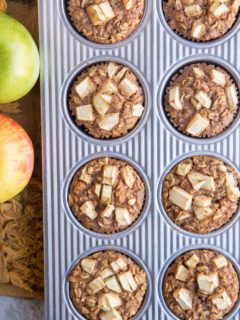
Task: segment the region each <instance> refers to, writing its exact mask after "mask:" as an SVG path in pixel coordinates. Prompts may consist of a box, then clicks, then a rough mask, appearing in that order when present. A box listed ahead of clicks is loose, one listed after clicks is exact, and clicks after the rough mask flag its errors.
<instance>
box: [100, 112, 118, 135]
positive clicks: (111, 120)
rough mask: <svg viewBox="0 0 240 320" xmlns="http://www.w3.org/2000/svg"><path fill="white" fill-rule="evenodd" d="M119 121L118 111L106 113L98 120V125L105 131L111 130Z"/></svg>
mask: <svg viewBox="0 0 240 320" xmlns="http://www.w3.org/2000/svg"><path fill="white" fill-rule="evenodd" d="M118 122H119V112H115V113H108V114H106V115H105V116H103V117H102V119H101V120H100V121H98V126H99V127H100V128H101V129H103V130H106V131H111V130H112V129H113V128H114V127H115V126H116V125H117V124H118Z"/></svg>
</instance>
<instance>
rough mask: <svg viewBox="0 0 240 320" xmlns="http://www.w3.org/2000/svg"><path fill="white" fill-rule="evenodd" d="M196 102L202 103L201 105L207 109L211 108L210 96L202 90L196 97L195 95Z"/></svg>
mask: <svg viewBox="0 0 240 320" xmlns="http://www.w3.org/2000/svg"><path fill="white" fill-rule="evenodd" d="M195 98H196V100H197V101H198V102H199V103H201V105H202V106H203V107H205V108H207V109H209V108H210V107H211V104H212V100H211V99H210V97H209V95H208V94H207V93H206V92H204V91H202V90H200V91H199V92H198V93H197V94H196V95H195Z"/></svg>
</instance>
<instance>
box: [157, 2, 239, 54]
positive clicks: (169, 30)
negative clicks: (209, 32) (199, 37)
mask: <svg viewBox="0 0 240 320" xmlns="http://www.w3.org/2000/svg"><path fill="white" fill-rule="evenodd" d="M163 1H164V0H161V1H159V0H157V12H158V18H159V20H160V22H161V24H162V25H163V27H164V29H165V30H166V32H167V33H168V34H169V35H170V36H171V38H173V39H174V40H176V41H178V42H179V43H180V44H182V45H184V46H186V47H192V48H196V49H206V48H212V47H214V46H218V45H221V44H223V43H224V42H225V41H227V40H229V39H230V38H232V37H233V36H234V35H235V33H236V32H237V31H238V30H239V27H240V13H238V15H237V17H236V21H235V23H234V24H233V26H232V27H231V28H230V29H229V30H228V31H227V32H226V33H225V34H224V35H222V36H221V37H219V38H217V39H213V40H209V41H202V42H197V41H192V40H190V39H186V38H184V37H183V36H181V35H179V34H178V33H177V32H176V31H174V30H172V28H170V26H169V25H168V23H167V21H166V18H165V14H164V11H163Z"/></svg>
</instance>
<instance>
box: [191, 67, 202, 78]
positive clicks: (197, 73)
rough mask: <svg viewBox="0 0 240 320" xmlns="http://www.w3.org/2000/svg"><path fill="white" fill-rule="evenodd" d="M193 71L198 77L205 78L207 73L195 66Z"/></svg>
mask: <svg viewBox="0 0 240 320" xmlns="http://www.w3.org/2000/svg"><path fill="white" fill-rule="evenodd" d="M193 72H194V74H195V76H196V77H197V78H204V77H205V73H204V71H203V70H202V69H201V68H200V67H194V68H193Z"/></svg>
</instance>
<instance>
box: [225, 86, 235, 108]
mask: <svg viewBox="0 0 240 320" xmlns="http://www.w3.org/2000/svg"><path fill="white" fill-rule="evenodd" d="M226 93H227V98H228V103H229V105H230V107H231V108H233V109H234V108H236V106H237V105H238V96H237V90H236V87H235V85H234V84H232V85H231V86H229V87H227V89H226Z"/></svg>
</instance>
